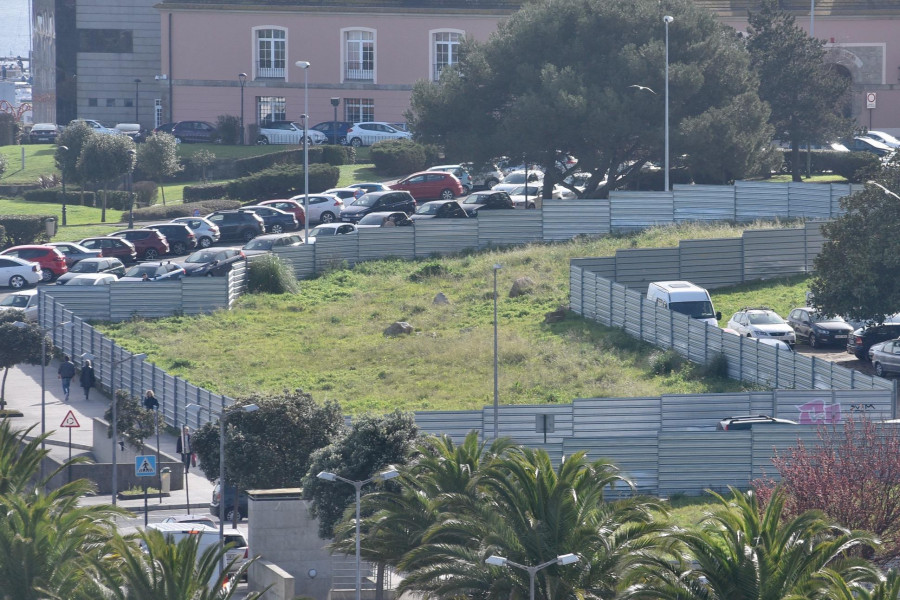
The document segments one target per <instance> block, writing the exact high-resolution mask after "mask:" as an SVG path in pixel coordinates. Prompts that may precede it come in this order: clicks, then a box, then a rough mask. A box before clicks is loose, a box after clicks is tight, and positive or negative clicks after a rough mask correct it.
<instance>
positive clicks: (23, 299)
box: [0, 290, 38, 321]
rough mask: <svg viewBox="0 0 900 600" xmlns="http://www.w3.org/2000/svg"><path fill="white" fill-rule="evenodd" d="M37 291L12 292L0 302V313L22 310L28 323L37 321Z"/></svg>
mask: <svg viewBox="0 0 900 600" xmlns="http://www.w3.org/2000/svg"><path fill="white" fill-rule="evenodd" d="M37 292H38V291H37V290H23V291H21V292H14V293H12V294H10V295H9V296H7V297H6V298H4V299H3V300H2V301H0V311H6V310H24V311H25V318H26V319H28V320H29V321H35V320H37V316H38V293H37Z"/></svg>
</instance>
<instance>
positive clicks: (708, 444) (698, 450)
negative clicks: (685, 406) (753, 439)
mask: <svg viewBox="0 0 900 600" xmlns="http://www.w3.org/2000/svg"><path fill="white" fill-rule="evenodd" d="M750 449H751V444H750V432H749V431H662V432H661V433H660V434H659V493H660V494H664V495H668V494H674V493H678V492H684V493H688V494H700V493H702V492H703V491H704V490H707V489H712V490H716V491H724V490H727V488H728V486H729V485H732V486H734V485H736V486H740V487H746V485H747V483H749V481H750V477H751V473H752V470H751V454H750Z"/></svg>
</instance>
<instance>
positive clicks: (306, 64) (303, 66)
mask: <svg viewBox="0 0 900 600" xmlns="http://www.w3.org/2000/svg"><path fill="white" fill-rule="evenodd" d="M294 66H295V67H300V68H301V69H308V68H309V61H308V60H298V61H297V62H295V63H294Z"/></svg>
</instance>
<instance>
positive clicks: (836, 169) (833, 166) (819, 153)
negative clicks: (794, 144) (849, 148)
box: [782, 150, 880, 183]
mask: <svg viewBox="0 0 900 600" xmlns="http://www.w3.org/2000/svg"><path fill="white" fill-rule="evenodd" d="M806 154H807V153H806V151H805V150H803V151H801V152H800V160H801V169H800V170H801V171H802V172H806ZM782 156H783V157H784V167H783V168H784V172H785V173H790V172H791V165H792V162H791V153H790V152H789V151H786V152H784V153H783V154H782ZM879 165H880V161H879V159H878V157H877V156H875V155H874V154H872V153H870V152H835V151H833V150H813V151H812V152H810V171H811V172H813V173H827V172H831V173H834V174H836V175H840V176H841V177H844V178H846V179H847V180H848V181H850V182H852V183H859V182H860V181H862V180H863V176H861V174H860V170H863V169H867V170H873V169H877V168H878V166H879Z"/></svg>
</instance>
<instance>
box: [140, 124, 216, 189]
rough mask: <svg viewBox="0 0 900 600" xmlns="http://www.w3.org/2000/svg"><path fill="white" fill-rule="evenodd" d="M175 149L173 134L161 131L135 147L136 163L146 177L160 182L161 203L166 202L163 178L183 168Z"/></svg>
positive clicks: (176, 148)
mask: <svg viewBox="0 0 900 600" xmlns="http://www.w3.org/2000/svg"><path fill="white" fill-rule="evenodd" d="M177 150H178V146H177V144H176V143H175V136H174V135H172V134H170V133H163V132H159V133H154V134H153V135H151V136H150V137H149V138H147V140H146V141H145V142H144V143H143V144H140V145H139V146H138V147H137V165H138V167H139V168H140V169H141V170H142V171H143V172H144V173H146V174H147V176H148V177H150V178H151V179H153V180H154V181H156V182H157V183H159V184H160V189H161V190H162V200H163V205H165V203H166V188H165V186H163V185H162V180H163V178H165V177H171V176H172V175H174V174H175V173H178V172H179V171H181V170H182V169H183V167H182V166H181V163H179V162H178V153H177ZM204 152H205V151H204Z"/></svg>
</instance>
